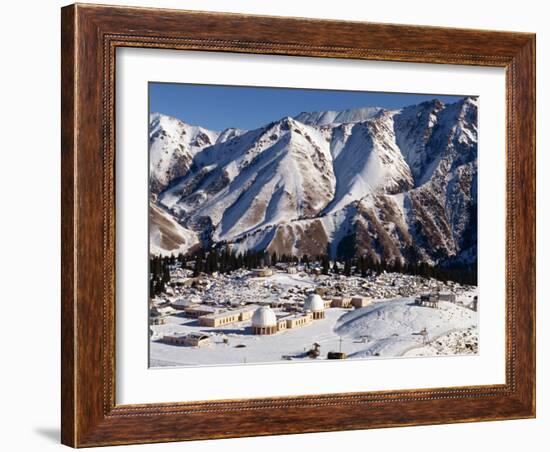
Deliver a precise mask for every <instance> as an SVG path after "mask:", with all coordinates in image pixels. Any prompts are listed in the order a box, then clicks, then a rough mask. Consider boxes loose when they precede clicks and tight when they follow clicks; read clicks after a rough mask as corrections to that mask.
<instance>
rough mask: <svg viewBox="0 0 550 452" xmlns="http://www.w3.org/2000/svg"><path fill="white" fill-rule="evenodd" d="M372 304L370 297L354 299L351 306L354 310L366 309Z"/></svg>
mask: <svg viewBox="0 0 550 452" xmlns="http://www.w3.org/2000/svg"><path fill="white" fill-rule="evenodd" d="M371 303H372V298H370V297H352V299H351V304H352V305H353V307H354V308H364V307H365V306H368V305H370V304H371Z"/></svg>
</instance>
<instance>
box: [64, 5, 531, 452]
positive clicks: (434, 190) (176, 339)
mask: <svg viewBox="0 0 550 452" xmlns="http://www.w3.org/2000/svg"><path fill="white" fill-rule="evenodd" d="M534 65H535V37H534V35H532V34H527V33H511V32H494V31H480V30H462V29H446V28H435V27H416V26H405V25H385V24H372V23H359V22H338V21H321V20H311V19H298V18H278V17H262V16H244V15H233V14H217V13H203V12H188V11H175V10H159V9H144V8H122V7H109V6H92V5H78V4H77V5H71V6H68V7H65V8H63V9H62V88H63V90H62V238H63V241H62V243H63V245H62V246H63V248H62V265H63V268H62V275H63V276H62V354H63V355H62V356H63V360H62V442H63V443H64V444H67V445H70V446H74V447H84V446H97V445H112V444H132V443H146V442H161V441H179V440H193V439H211V438H225V437H235V436H253V435H269V434H285V433H299V432H315V431H331V430H345V429H361V428H376V427H389V426H401V425H423V424H437V423H449V422H466V421H482V420H497V419H517V418H527V417H533V416H534V415H535V395H534V391H535V331H534V324H535V323H534V321H535V230H534V228H535V129H534V125H535V77H534V74H535V71H534V69H535V66H534Z"/></svg>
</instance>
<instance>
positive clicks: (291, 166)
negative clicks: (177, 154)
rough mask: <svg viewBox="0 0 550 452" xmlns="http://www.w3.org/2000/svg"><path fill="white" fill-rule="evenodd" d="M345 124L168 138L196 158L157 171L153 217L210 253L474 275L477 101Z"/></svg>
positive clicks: (289, 122) (287, 120)
mask: <svg viewBox="0 0 550 452" xmlns="http://www.w3.org/2000/svg"><path fill="white" fill-rule="evenodd" d="M344 112H345V115H342V114H341V113H343V112H330V114H326V115H323V114H322V112H313V113H312V114H311V115H310V116H308V118H306V117H305V115H306V114H305V113H300V114H299V115H297V116H295V117H294V118H293V117H290V116H286V117H283V118H281V119H280V120H278V121H274V122H271V123H269V124H267V125H265V126H263V127H260V128H257V129H254V130H250V131H242V130H238V129H226V131H222V132H215V131H208V129H204V128H200V127H199V128H196V127H197V126H189V127H188V128H186V129H185V130H186V134H185V135H184V137H185V139H183V143H181V141H182V139H181V132H180V129H178V128H175V130H169V131H166V135H165V136H164V140H163V141H164V144H166V143H169V144H170V145H172V144H177V145H182V146H183V147H184V150H186V151H187V152H186V153H184V155H185V157H186V158H185V159H183V162H182V161H180V160H178V159H177V158H171V159H168V160H169V162H170V163H168V164H166V165H165V166H166V167H168V176H167V177H165V178H164V179H163V178H159V177H158V175H157V174H156V170H157V168H158V165H157V166H155V165H153V163H154V162H153V161H151V173H152V175H151V180H154V181H155V183H156V187H157V188H156V190H155V191H154V196H155V200H154V202H155V205H156V206H157V207H158V208H159V209H162V210H163V211H164V212H165V214H167V215H171V216H172V217H173V218H174V220H175V221H176V222H177V223H178V225H179V226H180V227H181V228H183V229H184V230H185V231H188V232H189V234H191V235H189V234H187V232H186V235H187V236H193V234H196V235H197V236H199V241H200V243H202V246H204V247H210V246H228V247H230V248H231V249H233V250H234V251H235V252H245V251H246V250H261V249H265V250H266V251H269V252H276V253H280V254H289V255H291V254H295V255H299V254H323V253H325V252H326V251H328V252H329V253H330V254H331V255H332V256H348V255H370V256H371V257H372V258H373V259H385V260H389V261H400V262H402V263H404V262H408V261H416V262H428V263H431V264H435V263H456V262H464V263H468V264H469V263H474V262H475V260H476V259H477V251H476V246H475V244H476V241H477V99H476V98H472V97H465V98H463V99H462V100H460V101H458V102H455V103H451V104H444V103H442V102H440V101H438V100H433V101H428V102H423V103H420V104H416V105H412V106H408V107H404V108H402V109H400V110H385V109H381V108H372V107H369V108H365V109H356V112H355V113H353V110H346V111H344ZM361 115H363V116H368V117H366V118H365V117H362V116H361ZM339 116H340V118H344V117H346V118H347V119H348V120H350V122H343V123H340V122H336V118H338V117H339ZM299 117H301V118H302V119H303V120H304V121H306V122H310V123H311V124H307V123H304V122H302V121H300V120H299V119H298V118H299ZM329 117H330V118H332V122H327V121H328V119H327V118H329ZM354 118H355V119H357V121H352V119H354ZM155 119H157V120H158V119H159V117H158V116H156V117H155ZM181 122H182V121H181ZM169 123H170V122H169ZM182 123H183V122H182ZM155 124H157V123H155V122H154V121H153V120H152V121H151V127H150V148H152V147H154V146H157V147H158V146H159V143H158V141H159V140H160V136H161V135H162V134H159V133H158V130H157V129H158V127H157V128H155V127H154V125H155ZM183 124H185V123H183ZM193 127H195V128H193ZM152 130H155V131H156V133H157V134H156V135H155V133H151V131H152ZM177 133H180V138H178V137H177V136H173V135H174V134H177ZM222 136H223V138H221V137H222ZM205 137H206V138H205ZM178 140H179V142H178ZM185 140H187V141H185ZM160 149H162V150H163V151H165V152H166V151H167V146H164V147H161V148H160ZM175 149H176V151H177V150H178V149H179V147H178V146H175ZM165 155H169V152H168V154H165ZM172 166H173V167H175V168H176V169H174V168H173V167H172ZM163 169H164V168H163ZM159 179H160V180H162V181H163V184H160V183H158V180H159ZM151 186H152V185H151ZM158 187H160V188H158ZM194 248H195V249H196V244H195V245H194ZM174 251H175V250H173V249H172V250H170V249H164V250H163V249H156V252H160V253H166V254H170V253H171V252H174ZM178 251H182V250H181V249H178ZM184 252H185V250H184Z"/></svg>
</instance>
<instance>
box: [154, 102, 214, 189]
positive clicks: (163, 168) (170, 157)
mask: <svg viewBox="0 0 550 452" xmlns="http://www.w3.org/2000/svg"><path fill="white" fill-rule="evenodd" d="M218 136H219V133H218V132H213V131H211V130H208V129H204V128H202V127H197V126H191V125H189V124H186V123H184V122H183V121H180V120H179V119H176V118H172V117H170V116H166V115H161V114H160V113H152V114H151V115H150V118H149V184H150V189H151V191H152V192H153V193H158V192H160V191H161V190H162V189H164V188H166V187H167V186H168V184H169V183H170V182H171V181H173V180H174V179H177V178H178V177H181V176H183V175H185V174H186V173H187V171H188V170H189V168H190V166H191V163H192V162H193V158H194V157H195V155H196V154H197V153H198V152H200V151H201V150H202V149H204V148H205V147H207V146H211V145H212V144H214V143H215V142H216V140H217V139H218Z"/></svg>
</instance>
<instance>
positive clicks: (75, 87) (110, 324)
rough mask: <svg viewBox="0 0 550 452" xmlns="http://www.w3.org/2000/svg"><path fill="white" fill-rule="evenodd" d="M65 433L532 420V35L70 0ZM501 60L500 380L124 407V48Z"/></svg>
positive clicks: (73, 437)
mask: <svg viewBox="0 0 550 452" xmlns="http://www.w3.org/2000/svg"><path fill="white" fill-rule="evenodd" d="M61 35H62V68H61V69H62V149H61V154H62V272H61V273H62V348H61V357H62V359H61V362H62V367H61V375H62V379H61V385H62V442H63V443H64V444H66V445H70V446H73V447H86V446H100V445H113V444H131V443H149V442H161V441H180V440H198V439H212V438H228V437H238V436H255V435H275V434H289V433H302V432H320V431H335V430H351V429H365V428H377V427H391V426H404V425H425V424H442V423H451V422H471V421H486V420H502V419H519V418H531V417H534V416H535V35H534V34H529V33H509V32H496V31H482V30H467V29H450V28H436V27H419V26H408V25H389V24H373V23H359V22H339V21H328V20H312V19H298V18H281V17H264V16H246V15H236V14H218V13H206V12H190V11H176V10H161V9H144V8H126V7H109V6H93V5H79V4H76V5H71V6H67V7H64V8H63V9H62V27H61ZM118 47H147V48H163V49H184V50H201V51H217V52H218V51H219V52H236V53H254V54H273V55H299V56H310V57H329V58H350V59H362V60H382V61H394V62H419V63H440V64H461V65H474V66H494V67H502V68H505V69H506V108H507V111H506V117H507V120H506V123H507V124H506V139H507V141H506V383H505V384H502V385H490V386H473V387H452V388H439V389H430V388H426V389H419V390H400V391H382V392H364V393H342V394H324V395H323V394H320V395H315V396H298V397H273V398H263V399H243V400H219V401H209V402H178V401H174V402H173V403H163V404H148V405H117V404H116V403H115V366H116V362H115V315H116V312H115V281H116V280H115V248H114V245H115V178H116V175H115V171H114V160H115V133H114V132H115V123H114V121H115V105H114V103H115V96H114V87H115V65H116V59H115V50H116V49H117V48H118Z"/></svg>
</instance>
